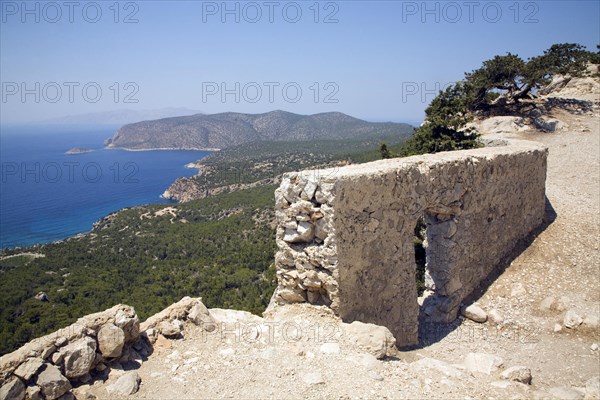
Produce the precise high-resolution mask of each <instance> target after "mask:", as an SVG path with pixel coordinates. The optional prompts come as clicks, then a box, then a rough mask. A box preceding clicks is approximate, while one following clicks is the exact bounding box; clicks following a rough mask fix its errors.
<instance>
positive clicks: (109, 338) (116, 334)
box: [98, 323, 125, 358]
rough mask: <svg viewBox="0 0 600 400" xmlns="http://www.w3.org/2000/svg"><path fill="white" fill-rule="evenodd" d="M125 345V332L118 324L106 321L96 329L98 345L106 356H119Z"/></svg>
mask: <svg viewBox="0 0 600 400" xmlns="http://www.w3.org/2000/svg"><path fill="white" fill-rule="evenodd" d="M123 345H125V332H123V329H121V328H119V327H118V326H116V325H114V324H111V323H108V324H106V325H104V326H103V327H102V328H101V329H100V331H98V347H99V349H100V353H102V356H104V357H106V358H112V357H119V356H120V355H121V352H122V351H123Z"/></svg>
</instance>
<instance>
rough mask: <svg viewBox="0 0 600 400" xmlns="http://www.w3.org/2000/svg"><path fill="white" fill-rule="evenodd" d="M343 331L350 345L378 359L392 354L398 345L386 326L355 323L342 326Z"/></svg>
mask: <svg viewBox="0 0 600 400" xmlns="http://www.w3.org/2000/svg"><path fill="white" fill-rule="evenodd" d="M342 331H343V334H344V335H345V336H346V338H347V340H348V341H349V342H350V343H352V344H354V345H355V346H356V347H358V348H360V349H362V350H364V351H366V352H367V353H370V354H372V355H374V356H375V357H376V358H378V359H382V358H384V357H385V356H386V355H388V353H391V351H392V349H393V348H394V346H395V345H396V339H395V338H394V336H393V335H392V333H391V332H390V331H389V329H388V328H386V327H384V326H379V325H374V324H365V323H363V322H360V321H354V322H352V323H351V324H342Z"/></svg>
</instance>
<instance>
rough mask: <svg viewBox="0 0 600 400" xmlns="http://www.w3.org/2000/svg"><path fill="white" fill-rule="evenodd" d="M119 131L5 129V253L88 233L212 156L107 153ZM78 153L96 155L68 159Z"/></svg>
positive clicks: (1, 176)
mask: <svg viewBox="0 0 600 400" xmlns="http://www.w3.org/2000/svg"><path fill="white" fill-rule="evenodd" d="M115 130H116V127H85V128H78V129H76V128H72V127H70V128H61V129H59V128H56V127H55V128H48V127H43V128H39V127H38V128H32V127H29V128H25V127H13V128H3V129H2V131H1V132H0V165H1V171H0V248H6V247H15V246H28V245H32V244H36V243H48V242H52V241H55V240H59V239H64V238H67V237H69V236H72V235H75V234H77V233H81V232H86V231H89V230H90V229H91V227H92V224H93V223H94V222H95V221H97V220H98V219H100V218H101V217H103V216H105V215H107V214H109V213H111V212H113V211H116V210H119V209H121V208H123V207H130V206H135V205H141V204H154V203H169V201H168V200H164V199H162V198H161V197H160V195H161V194H162V193H163V192H164V190H165V189H167V188H168V187H169V185H170V184H171V183H172V182H173V181H174V180H175V179H176V178H178V177H182V176H192V175H193V174H194V173H195V172H196V170H193V169H189V168H185V164H187V163H190V162H193V161H196V160H199V159H201V158H203V157H205V156H206V155H208V154H210V152H207V151H178V150H173V151H135V152H134V151H125V150H108V149H105V148H104V144H103V143H104V140H105V139H106V138H108V137H111V136H112V135H113V133H114V132H115ZM73 147H80V148H89V149H94V150H95V151H94V152H92V153H86V154H76V155H67V154H65V151H67V150H68V149H70V148H73Z"/></svg>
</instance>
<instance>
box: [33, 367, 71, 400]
mask: <svg viewBox="0 0 600 400" xmlns="http://www.w3.org/2000/svg"><path fill="white" fill-rule="evenodd" d="M36 385H38V386H39V387H40V389H41V390H42V394H43V395H44V397H45V398H47V399H56V398H58V397H60V396H62V395H63V394H65V393H66V392H67V391H69V390H70V389H71V382H69V380H68V379H67V378H65V377H64V376H63V375H62V374H61V373H60V370H59V369H58V368H57V367H56V366H54V365H52V364H45V369H44V370H43V371H42V372H40V373H39V374H38V376H37V377H36Z"/></svg>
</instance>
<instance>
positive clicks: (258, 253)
mask: <svg viewBox="0 0 600 400" xmlns="http://www.w3.org/2000/svg"><path fill="white" fill-rule="evenodd" d="M274 190H275V187H274V186H272V185H271V186H261V187H258V188H255V189H252V190H245V191H239V192H234V193H228V194H223V195H220V196H216V197H213V198H209V199H204V200H198V201H194V202H190V203H185V204H177V205H173V207H174V208H175V209H176V211H175V213H176V216H175V217H174V216H173V215H172V214H170V213H164V215H156V214H155V213H156V211H159V210H161V209H164V208H165V207H166V206H165V205H151V206H142V207H135V208H131V209H127V210H124V211H122V212H119V213H117V214H115V215H114V216H111V217H110V218H107V219H105V221H104V222H103V224H101V225H100V226H98V227H97V228H96V229H94V231H93V232H92V233H91V234H89V235H85V236H83V237H79V238H73V239H70V240H67V241H64V242H62V243H58V244H51V245H45V246H37V248H36V249H35V250H36V252H40V253H44V254H45V255H46V257H43V258H36V259H31V258H29V259H28V258H27V257H24V256H19V257H9V258H5V259H2V260H0V276H1V279H0V318H1V319H2V324H1V327H0V353H2V354H4V353H6V352H9V351H12V350H14V349H15V348H17V347H19V346H20V345H22V344H24V343H25V342H27V341H29V340H31V339H32V338H34V337H37V336H40V335H42V334H45V333H49V332H52V331H54V330H57V329H59V328H61V327H64V326H66V325H68V324H70V323H73V322H74V321H75V320H76V319H77V318H78V317H81V316H83V315H86V314H89V313H92V312H96V311H101V310H104V309H106V308H109V307H111V306H113V305H115V304H118V303H125V304H130V305H133V306H134V307H135V309H136V311H137V312H138V314H139V315H140V317H141V318H143V319H145V318H147V317H148V316H150V315H152V314H154V313H156V312H158V311H160V310H162V309H163V308H165V307H167V306H168V305H170V304H172V303H174V302H176V301H178V300H179V299H181V298H182V297H183V296H202V297H203V300H204V301H205V303H206V304H207V306H209V307H231V308H236V309H243V310H248V311H251V312H254V313H259V312H262V311H263V310H264V308H265V307H266V305H267V304H268V302H269V300H270V296H271V294H272V293H273V290H274V287H275V272H274V269H273V267H272V266H271V265H272V262H273V257H274V253H275V241H274V231H273V226H272V224H271V222H272V219H273V202H274V200H273V191H274ZM159 214H160V213H159ZM8 253H17V251H16V250H12V251H10V252H8ZM26 263H27V265H26ZM40 291H44V292H46V293H47V294H48V298H49V301H48V302H41V301H38V300H36V299H35V298H34V296H35V294H36V293H38V292H40Z"/></svg>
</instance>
